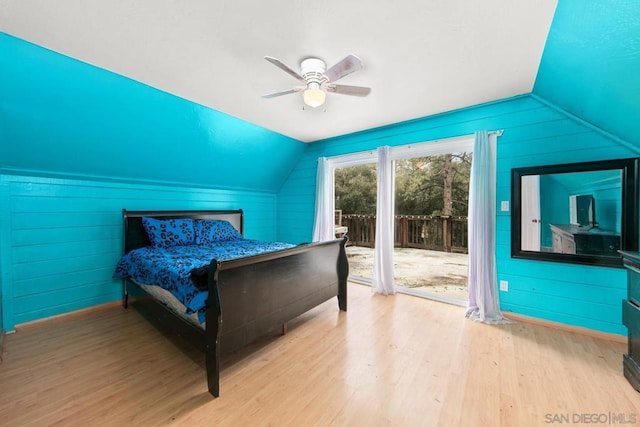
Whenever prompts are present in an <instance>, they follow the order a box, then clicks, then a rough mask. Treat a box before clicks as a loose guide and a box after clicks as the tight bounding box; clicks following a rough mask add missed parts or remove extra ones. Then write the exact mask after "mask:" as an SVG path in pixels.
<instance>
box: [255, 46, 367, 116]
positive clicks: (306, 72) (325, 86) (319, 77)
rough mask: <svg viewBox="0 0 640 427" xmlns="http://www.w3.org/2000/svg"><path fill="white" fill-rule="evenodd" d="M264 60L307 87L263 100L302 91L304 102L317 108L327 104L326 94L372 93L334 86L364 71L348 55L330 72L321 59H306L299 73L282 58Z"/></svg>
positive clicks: (365, 94) (276, 93) (355, 58)
mask: <svg viewBox="0 0 640 427" xmlns="http://www.w3.org/2000/svg"><path fill="white" fill-rule="evenodd" d="M264 59H266V60H267V61H269V62H271V63H272V64H273V65H275V66H276V67H278V68H280V69H281V70H283V71H284V72H286V73H287V74H289V75H290V76H292V77H293V78H295V79H297V80H299V81H300V82H302V83H303V84H304V86H296V87H294V88H292V89H289V90H284V91H281V92H275V93H270V94H267V95H263V96H262V97H263V98H275V97H277V96H282V95H288V94H291V93H296V92H302V99H303V101H304V103H305V104H306V105H308V106H310V107H314V108H315V107H319V106H321V105H323V104H324V102H325V99H326V95H327V94H326V92H331V93H338V94H342V95H352V96H367V95H369V93H370V92H371V88H368V87H363V86H347V85H337V84H335V83H334V82H335V81H336V80H338V79H341V78H342V77H344V76H346V75H347V74H351V73H353V72H354V71H358V70H359V69H361V68H362V61H361V60H360V58H358V57H357V56H355V55H348V56H347V57H346V58H344V59H343V60H342V61H340V62H338V63H337V64H335V65H334V66H332V67H331V68H329V69H327V65H326V64H325V62H324V61H323V60H321V59H318V58H306V59H304V60H302V62H301V63H300V72H299V73H298V72H296V71H294V70H293V69H292V68H291V67H289V66H288V65H286V64H284V63H283V62H282V61H280V60H279V59H276V58H273V57H271V56H265V57H264ZM325 91H326V92H325Z"/></svg>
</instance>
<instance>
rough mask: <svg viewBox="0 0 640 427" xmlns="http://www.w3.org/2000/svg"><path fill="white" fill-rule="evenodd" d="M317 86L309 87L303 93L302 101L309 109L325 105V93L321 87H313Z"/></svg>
mask: <svg viewBox="0 0 640 427" xmlns="http://www.w3.org/2000/svg"><path fill="white" fill-rule="evenodd" d="M313 86H315V85H309V87H308V88H307V89H305V91H304V92H303V93H302V100H303V101H304V103H305V104H306V105H308V106H309V107H313V108H317V107H320V106H321V105H323V104H324V101H325V99H326V97H327V94H326V93H325V91H323V90H322V89H320V87H313Z"/></svg>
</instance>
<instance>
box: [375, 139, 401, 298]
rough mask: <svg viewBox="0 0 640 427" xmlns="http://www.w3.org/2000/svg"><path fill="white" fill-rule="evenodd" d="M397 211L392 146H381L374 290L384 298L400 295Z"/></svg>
mask: <svg viewBox="0 0 640 427" xmlns="http://www.w3.org/2000/svg"><path fill="white" fill-rule="evenodd" d="M393 209H394V207H393V162H392V161H391V158H390V156H389V147H386V146H385V147H379V148H378V203H377V207H376V237H375V239H376V242H375V248H374V251H373V291H374V292H375V293H378V294H383V295H391V294H395V293H396V289H395V286H394V285H393V241H394V239H393Z"/></svg>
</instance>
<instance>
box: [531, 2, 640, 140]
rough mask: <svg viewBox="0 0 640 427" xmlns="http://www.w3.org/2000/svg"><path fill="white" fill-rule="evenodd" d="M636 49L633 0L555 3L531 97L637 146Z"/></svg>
mask: <svg viewBox="0 0 640 427" xmlns="http://www.w3.org/2000/svg"><path fill="white" fill-rule="evenodd" d="M638 46H640V3H638V0H616V1H615V2H614V1H584V0H559V1H558V5H557V7H556V11H555V14H554V17H553V22H552V24H551V28H550V30H549V36H548V37H547V41H546V43H545V48H544V52H543V54H542V59H541V61H540V67H539V68H538V75H537V78H536V82H535V86H534V89H533V93H535V94H536V95H538V96H541V97H542V98H544V99H546V100H547V101H550V102H552V103H553V104H554V105H557V106H558V107H560V108H562V109H564V110H566V111H569V112H570V113H572V114H575V115H577V116H579V117H580V118H582V119H584V120H586V121H588V122H589V123H593V124H594V125H596V126H598V127H600V128H602V129H607V130H609V131H612V132H613V133H615V134H616V135H617V136H619V137H620V138H623V139H625V140H627V141H630V142H633V143H635V144H637V145H640V102H638V100H639V99H640V72H639V70H640V49H639V48H638Z"/></svg>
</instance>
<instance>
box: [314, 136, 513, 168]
mask: <svg viewBox="0 0 640 427" xmlns="http://www.w3.org/2000/svg"><path fill="white" fill-rule="evenodd" d="M487 133H488V134H489V135H492V134H495V135H496V136H501V135H502V134H503V133H504V130H503V129H494V130H489V131H487ZM474 136H475V134H474V133H471V134H467V135H460V136H451V137H448V138H440V139H432V140H429V141H419V142H412V143H409V144H401V145H396V146H394V147H392V148H395V147H402V146H410V145H416V144H425V143H435V142H444V141H450V140H456V139H466V138H473V137H474ZM376 150H377V148H376V149H373V150H365V151H357V152H355V153H348V154H339V155H337V156H326V158H327V159H331V160H335V159H341V158H344V157H354V158H355V157H357V156H362V157H366V156H375V155H376V154H377V153H376ZM320 158H322V157H319V158H318V160H319V159H320Z"/></svg>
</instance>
